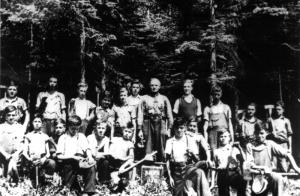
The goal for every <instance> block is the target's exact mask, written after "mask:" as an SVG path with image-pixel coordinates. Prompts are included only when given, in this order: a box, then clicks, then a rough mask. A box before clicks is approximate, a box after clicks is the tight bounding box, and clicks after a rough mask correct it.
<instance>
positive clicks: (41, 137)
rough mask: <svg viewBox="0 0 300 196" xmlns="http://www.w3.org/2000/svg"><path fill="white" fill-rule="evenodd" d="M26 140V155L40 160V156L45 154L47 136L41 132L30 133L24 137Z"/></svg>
mask: <svg viewBox="0 0 300 196" xmlns="http://www.w3.org/2000/svg"><path fill="white" fill-rule="evenodd" d="M25 138H26V139H28V154H29V155H30V156H33V157H38V158H40V156H41V155H43V154H46V153H47V152H46V147H47V145H48V141H49V139H50V138H49V136H48V135H47V134H45V133H43V132H41V131H38V132H34V131H33V132H30V133H28V134H26V135H25Z"/></svg>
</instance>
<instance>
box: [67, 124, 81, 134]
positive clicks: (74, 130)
mask: <svg viewBox="0 0 300 196" xmlns="http://www.w3.org/2000/svg"><path fill="white" fill-rule="evenodd" d="M79 127H80V126H70V127H69V133H70V135H71V136H74V135H76V133H78V131H79Z"/></svg>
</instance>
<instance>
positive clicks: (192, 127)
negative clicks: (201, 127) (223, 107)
mask: <svg viewBox="0 0 300 196" xmlns="http://www.w3.org/2000/svg"><path fill="white" fill-rule="evenodd" d="M188 131H190V132H192V133H196V132H197V131H198V124H197V122H190V124H189V125H188Z"/></svg>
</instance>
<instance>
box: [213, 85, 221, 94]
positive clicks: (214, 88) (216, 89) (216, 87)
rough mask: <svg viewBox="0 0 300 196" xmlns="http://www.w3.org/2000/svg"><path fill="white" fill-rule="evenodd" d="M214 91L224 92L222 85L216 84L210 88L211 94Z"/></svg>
mask: <svg viewBox="0 0 300 196" xmlns="http://www.w3.org/2000/svg"><path fill="white" fill-rule="evenodd" d="M214 93H222V88H221V87H220V86H214V87H212V88H211V90H210V94H211V95H212V94H214Z"/></svg>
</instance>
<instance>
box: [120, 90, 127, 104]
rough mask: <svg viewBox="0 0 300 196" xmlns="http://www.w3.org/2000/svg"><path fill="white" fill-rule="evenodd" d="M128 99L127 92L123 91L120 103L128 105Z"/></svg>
mask: <svg viewBox="0 0 300 196" xmlns="http://www.w3.org/2000/svg"><path fill="white" fill-rule="evenodd" d="M127 97H128V93H127V91H125V90H123V91H121V92H120V101H121V102H122V103H126V100H127Z"/></svg>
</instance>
